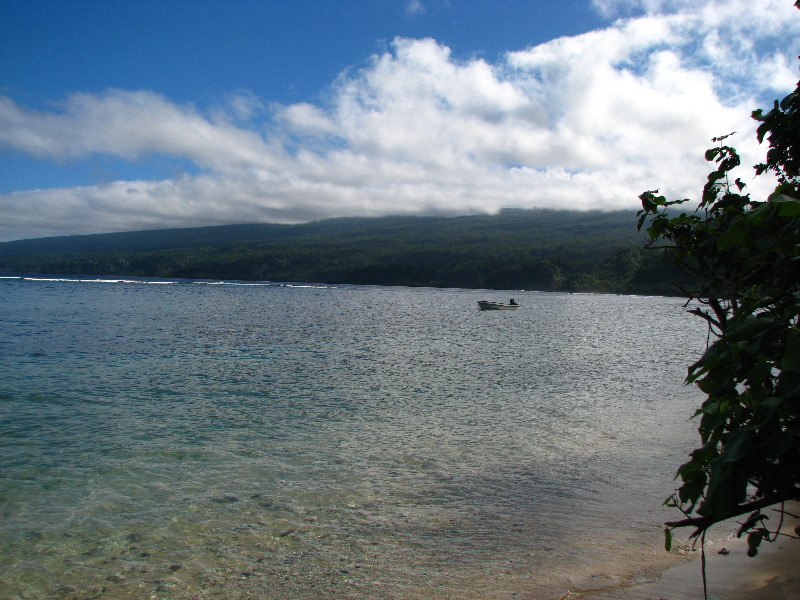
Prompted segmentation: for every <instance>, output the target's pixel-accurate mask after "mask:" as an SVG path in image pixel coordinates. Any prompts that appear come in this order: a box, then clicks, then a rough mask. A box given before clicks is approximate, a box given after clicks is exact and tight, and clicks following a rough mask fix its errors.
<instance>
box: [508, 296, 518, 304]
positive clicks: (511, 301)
mask: <svg viewBox="0 0 800 600" xmlns="http://www.w3.org/2000/svg"><path fill="white" fill-rule="evenodd" d="M509 304H510V305H511V306H516V305H517V303H516V302H514V299H513V298H512V299H511V300H510V301H509Z"/></svg>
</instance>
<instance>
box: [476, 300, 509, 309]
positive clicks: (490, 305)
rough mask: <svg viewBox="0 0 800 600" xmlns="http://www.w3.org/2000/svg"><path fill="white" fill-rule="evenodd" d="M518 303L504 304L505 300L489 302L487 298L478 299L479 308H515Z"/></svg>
mask: <svg viewBox="0 0 800 600" xmlns="http://www.w3.org/2000/svg"><path fill="white" fill-rule="evenodd" d="M517 308H519V304H506V303H505V302H490V301H488V300H478V309H480V310H516V309H517Z"/></svg>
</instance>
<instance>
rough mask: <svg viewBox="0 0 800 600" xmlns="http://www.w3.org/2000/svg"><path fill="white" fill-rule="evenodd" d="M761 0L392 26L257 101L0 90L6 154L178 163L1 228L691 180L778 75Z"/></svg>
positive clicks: (373, 212) (97, 226) (29, 203)
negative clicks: (338, 69)
mask: <svg viewBox="0 0 800 600" xmlns="http://www.w3.org/2000/svg"><path fill="white" fill-rule="evenodd" d="M765 3H766V4H767V5H769V6H767V7H764V5H763V4H760V5H759V6H758V7H754V6H751V4H752V3H751V2H750V1H749V0H748V1H745V0H741V1H740V0H728V1H726V2H722V1H711V0H709V1H707V2H702V1H698V0H693V1H692V2H686V3H681V2H674V1H672V2H666V1H663V0H636V1H634V0H595V1H594V4H595V6H596V7H597V8H598V10H601V11H603V13H604V14H607V15H608V16H609V18H613V19H616V20H614V21H613V23H612V24H610V25H609V26H608V27H607V28H605V29H602V30H597V31H593V32H590V33H586V34H584V35H578V36H573V37H564V38H559V39H556V40H552V41H550V42H548V43H545V44H541V45H538V46H535V47H530V48H525V49H520V50H518V51H514V52H510V53H508V54H507V55H506V56H505V57H503V59H502V60H499V61H497V62H494V63H490V62H488V61H486V60H483V59H479V58H473V59H469V60H459V59H457V58H455V57H453V55H452V53H451V51H450V49H449V48H447V47H446V46H443V45H442V44H439V43H437V42H436V41H435V40H432V39H421V40H410V39H396V40H395V41H394V43H393V44H392V47H391V49H390V50H389V51H387V52H385V53H383V54H380V55H376V56H374V57H373V58H372V60H371V62H370V63H369V64H368V66H366V67H364V68H363V69H361V70H358V71H348V72H346V73H344V74H342V75H341V76H340V78H339V79H338V80H337V81H336V82H334V83H333V84H332V86H331V88H330V90H329V91H328V94H327V98H328V101H327V102H326V103H324V104H323V103H320V104H311V103H298V104H293V105H289V106H272V107H270V110H269V112H267V110H266V109H265V106H264V103H265V100H266V99H264V100H262V99H259V98H256V97H255V96H253V95H252V94H250V93H248V92H247V91H243V90H237V91H234V92H232V93H231V94H230V95H229V96H228V97H227V98H225V99H224V101H223V102H222V103H221V104H220V105H219V106H217V107H215V108H214V109H213V110H210V111H206V112H205V113H204V112H202V111H200V110H198V109H197V108H196V107H193V106H191V105H180V104H177V103H175V102H172V101H170V100H169V99H167V98H164V97H163V96H160V95H158V94H156V93H153V92H149V91H124V90H109V91H106V92H105V93H102V94H74V95H72V96H70V97H69V98H67V99H66V101H65V102H64V103H63V104H61V105H60V106H58V107H57V108H56V109H54V110H34V109H31V108H28V107H25V106H22V105H20V104H18V103H16V102H15V101H14V100H13V99H11V98H8V97H4V98H0V144H1V145H3V146H4V147H5V148H6V151H7V152H11V151H13V152H18V153H24V154H26V155H29V156H32V157H36V158H38V159H40V160H53V161H64V160H72V161H79V160H85V159H89V158H91V157H92V156H95V155H110V156H114V157H118V158H121V159H124V160H138V159H141V158H142V157H146V156H148V155H151V154H158V155H168V156H173V157H177V158H179V159H182V160H187V161H191V162H192V163H193V164H194V165H195V166H196V168H197V173H196V174H193V175H183V176H181V177H177V178H175V179H173V180H165V181H117V182H111V183H107V184H103V185H94V186H86V187H79V188H71V189H51V190H20V191H18V192H15V193H12V194H6V195H5V196H0V238H3V239H13V238H15V237H34V236H38V235H54V234H66V233H79V232H91V231H120V230H130V229H141V228H155V227H172V226H192V225H211V224H223V223H237V222H256V221H271V222H283V223H291V222H300V221H307V220H312V219H319V218H327V217H335V216H346V215H362V216H377V215H384V214H452V215H455V214H471V213H478V212H494V211H497V210H499V209H501V208H504V207H523V208H525V207H551V208H575V209H616V208H628V209H631V210H632V211H634V210H636V207H637V196H638V194H639V193H641V192H642V191H644V190H646V189H653V188H655V187H661V190H662V192H665V193H666V194H668V195H670V196H673V197H690V196H696V195H697V193H698V189H699V187H700V186H701V183H702V181H703V178H704V174H705V173H706V172H707V171H708V166H707V164H706V163H705V162H704V161H703V160H702V155H703V151H704V149H705V148H706V147H707V146H708V145H709V144H710V140H711V138H712V137H713V136H717V135H721V134H726V133H729V132H731V131H734V130H735V131H737V132H738V135H737V137H736V138H735V139H734V143H735V145H736V146H737V147H738V148H739V149H740V151H741V153H742V154H743V162H744V164H745V165H750V164H753V163H755V162H757V161H759V160H761V157H762V156H763V148H759V147H758V146H757V144H756V142H755V139H754V136H753V131H754V123H753V122H752V121H751V120H750V118H749V114H750V111H751V110H752V109H753V108H756V107H759V106H769V104H770V102H771V99H772V98H775V97H780V96H782V95H783V94H785V93H787V92H788V91H790V90H791V89H792V88H793V87H794V84H795V82H796V75H797V71H796V61H795V57H796V56H797V54H798V51H800V47H798V46H799V44H798V42H797V40H798V38H800V36H799V35H798V33H800V15H797V14H795V13H796V12H797V11H796V9H792V8H791V6H788V4H787V3H786V2H785V0H780V1H779V0H765ZM409 6H410V4H409ZM787 6H788V9H787V8H786V7H787ZM666 9H669V10H666ZM770 11H774V14H764V13H770ZM792 11H794V12H792ZM629 15H634V16H629ZM778 38H780V40H779V41H780V43H778V41H777V40H778ZM787 40H788V44H789V47H787ZM743 175H744V179H745V180H746V181H750V180H751V176H750V173H748V172H745V173H744V174H743ZM751 183H752V185H753V186H755V188H756V189H758V185H759V184H758V182H751ZM764 185H766V184H764Z"/></svg>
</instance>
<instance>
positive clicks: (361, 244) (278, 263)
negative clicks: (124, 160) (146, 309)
mask: <svg viewBox="0 0 800 600" xmlns="http://www.w3.org/2000/svg"><path fill="white" fill-rule="evenodd" d="M635 221H636V220H635V218H634V213H633V211H615V212H597V211H594V212H578V211H554V210H507V211H502V212H501V213H500V214H498V215H494V216H473V217H454V218H447V217H383V218H374V219H366V218H365V219H330V220H326V221H319V222H314V223H308V224H303V225H258V224H252V225H230V226H219V227H201V228H189V229H171V230H153V231H140V232H124V233H109V234H97V235H82V236H64V237H51V238H40V239H35V240H18V241H12V242H5V243H0V272H4V273H8V274H12V273H46V274H53V273H58V274H63V275H81V276H108V277H116V276H129V277H160V278H170V277H173V278H184V279H221V280H241V281H274V282H290V281H303V282H320V283H329V284H361V285H388V286H409V287H443V288H467V289H498V290H500V289H502V290H530V291H562V292H601V293H622V294H648V295H662V296H663V295H679V294H678V292H677V288H676V287H675V286H674V285H673V284H672V283H671V282H672V281H673V280H675V279H680V278H681V277H682V275H681V273H679V272H678V271H677V270H676V269H675V268H674V267H673V266H672V265H671V264H670V263H669V261H668V260H666V257H665V256H664V255H663V254H662V253H659V252H652V251H646V250H644V249H643V245H644V240H643V238H642V235H641V234H640V233H639V232H638V231H637V230H636V226H635V225H636V223H635Z"/></svg>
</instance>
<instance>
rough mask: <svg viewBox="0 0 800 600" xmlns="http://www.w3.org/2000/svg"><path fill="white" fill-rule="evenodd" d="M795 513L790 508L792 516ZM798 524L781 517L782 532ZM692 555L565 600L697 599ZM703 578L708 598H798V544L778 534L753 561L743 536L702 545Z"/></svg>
mask: <svg viewBox="0 0 800 600" xmlns="http://www.w3.org/2000/svg"><path fill="white" fill-rule="evenodd" d="M797 509H798V507H797V506H794V507H792V509H791V510H792V512H794V513H795V514H797V512H798V510H797ZM771 518H772V519H775V518H777V517H776V516H773V517H771ZM798 524H800V521H798V520H797V519H794V518H789V517H787V518H786V519H785V522H784V524H783V528H782V531H783V532H785V533H793V530H794V528H795V527H796V526H797V525H798ZM720 527H721V526H720ZM723 548H724V549H725V551H724V552H722V553H720V552H721V551H722V549H723ZM693 554H694V558H692V559H691V560H689V561H688V562H686V563H684V564H682V565H680V566H678V567H674V568H672V569H669V570H667V571H666V572H665V573H663V574H662V576H661V578H660V579H658V580H657V581H654V582H649V583H642V584H639V585H633V586H630V587H624V588H617V589H613V590H606V591H603V592H593V593H587V594H580V593H577V594H573V595H568V596H566V597H565V600H568V599H570V600H571V599H572V598H581V599H586V600H703V580H702V575H701V561H700V552H699V551H697V552H694V553H693ZM706 579H707V585H708V598H709V600H800V540H796V539H790V538H788V537H784V536H780V537H779V538H778V540H777V541H775V542H772V543H762V545H761V548H760V549H759V551H758V556H756V557H754V558H750V557H749V556H747V542H746V541H745V539H744V538H742V539H737V538H736V537H735V536H734V537H733V538H732V539H725V540H721V541H717V542H713V543H707V544H706Z"/></svg>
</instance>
